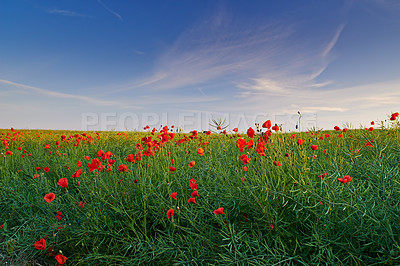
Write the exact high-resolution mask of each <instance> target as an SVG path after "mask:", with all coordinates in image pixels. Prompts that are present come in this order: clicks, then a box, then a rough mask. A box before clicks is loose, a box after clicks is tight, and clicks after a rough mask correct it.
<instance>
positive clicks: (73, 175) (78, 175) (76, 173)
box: [72, 169, 82, 178]
mask: <svg viewBox="0 0 400 266" xmlns="http://www.w3.org/2000/svg"><path fill="white" fill-rule="evenodd" d="M81 174H82V169H78V170H76V172H75V173H74V174H72V177H73V178H78V177H80V176H81Z"/></svg>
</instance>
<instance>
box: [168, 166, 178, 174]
mask: <svg viewBox="0 0 400 266" xmlns="http://www.w3.org/2000/svg"><path fill="white" fill-rule="evenodd" d="M168 170H169V172H170V173H173V172H175V171H176V167H172V166H170V167H168Z"/></svg>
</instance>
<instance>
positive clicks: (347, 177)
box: [338, 175, 351, 183]
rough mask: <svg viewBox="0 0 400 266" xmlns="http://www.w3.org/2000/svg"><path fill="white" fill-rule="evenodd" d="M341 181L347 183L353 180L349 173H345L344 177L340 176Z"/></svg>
mask: <svg viewBox="0 0 400 266" xmlns="http://www.w3.org/2000/svg"><path fill="white" fill-rule="evenodd" d="M338 180H339V182H341V183H347V182H350V181H351V177H350V176H349V175H345V176H344V177H341V178H338Z"/></svg>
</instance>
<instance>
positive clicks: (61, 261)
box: [54, 254, 67, 264]
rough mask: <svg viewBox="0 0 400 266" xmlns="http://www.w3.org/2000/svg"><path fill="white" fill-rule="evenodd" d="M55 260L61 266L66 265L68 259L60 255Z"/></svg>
mask: <svg viewBox="0 0 400 266" xmlns="http://www.w3.org/2000/svg"><path fill="white" fill-rule="evenodd" d="M54 258H55V259H56V260H57V262H58V263H59V264H64V263H65V262H66V261H67V257H65V256H63V255H61V254H58V255H57V256H55V257H54Z"/></svg>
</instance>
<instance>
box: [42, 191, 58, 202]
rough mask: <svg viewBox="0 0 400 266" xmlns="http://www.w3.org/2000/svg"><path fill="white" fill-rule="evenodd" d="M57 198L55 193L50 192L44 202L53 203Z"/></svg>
mask: <svg viewBox="0 0 400 266" xmlns="http://www.w3.org/2000/svg"><path fill="white" fill-rule="evenodd" d="M55 198H56V195H55V194H54V193H53V192H50V193H48V194H46V195H45V196H44V200H45V201H47V202H52V201H53V200H54V199H55Z"/></svg>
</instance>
